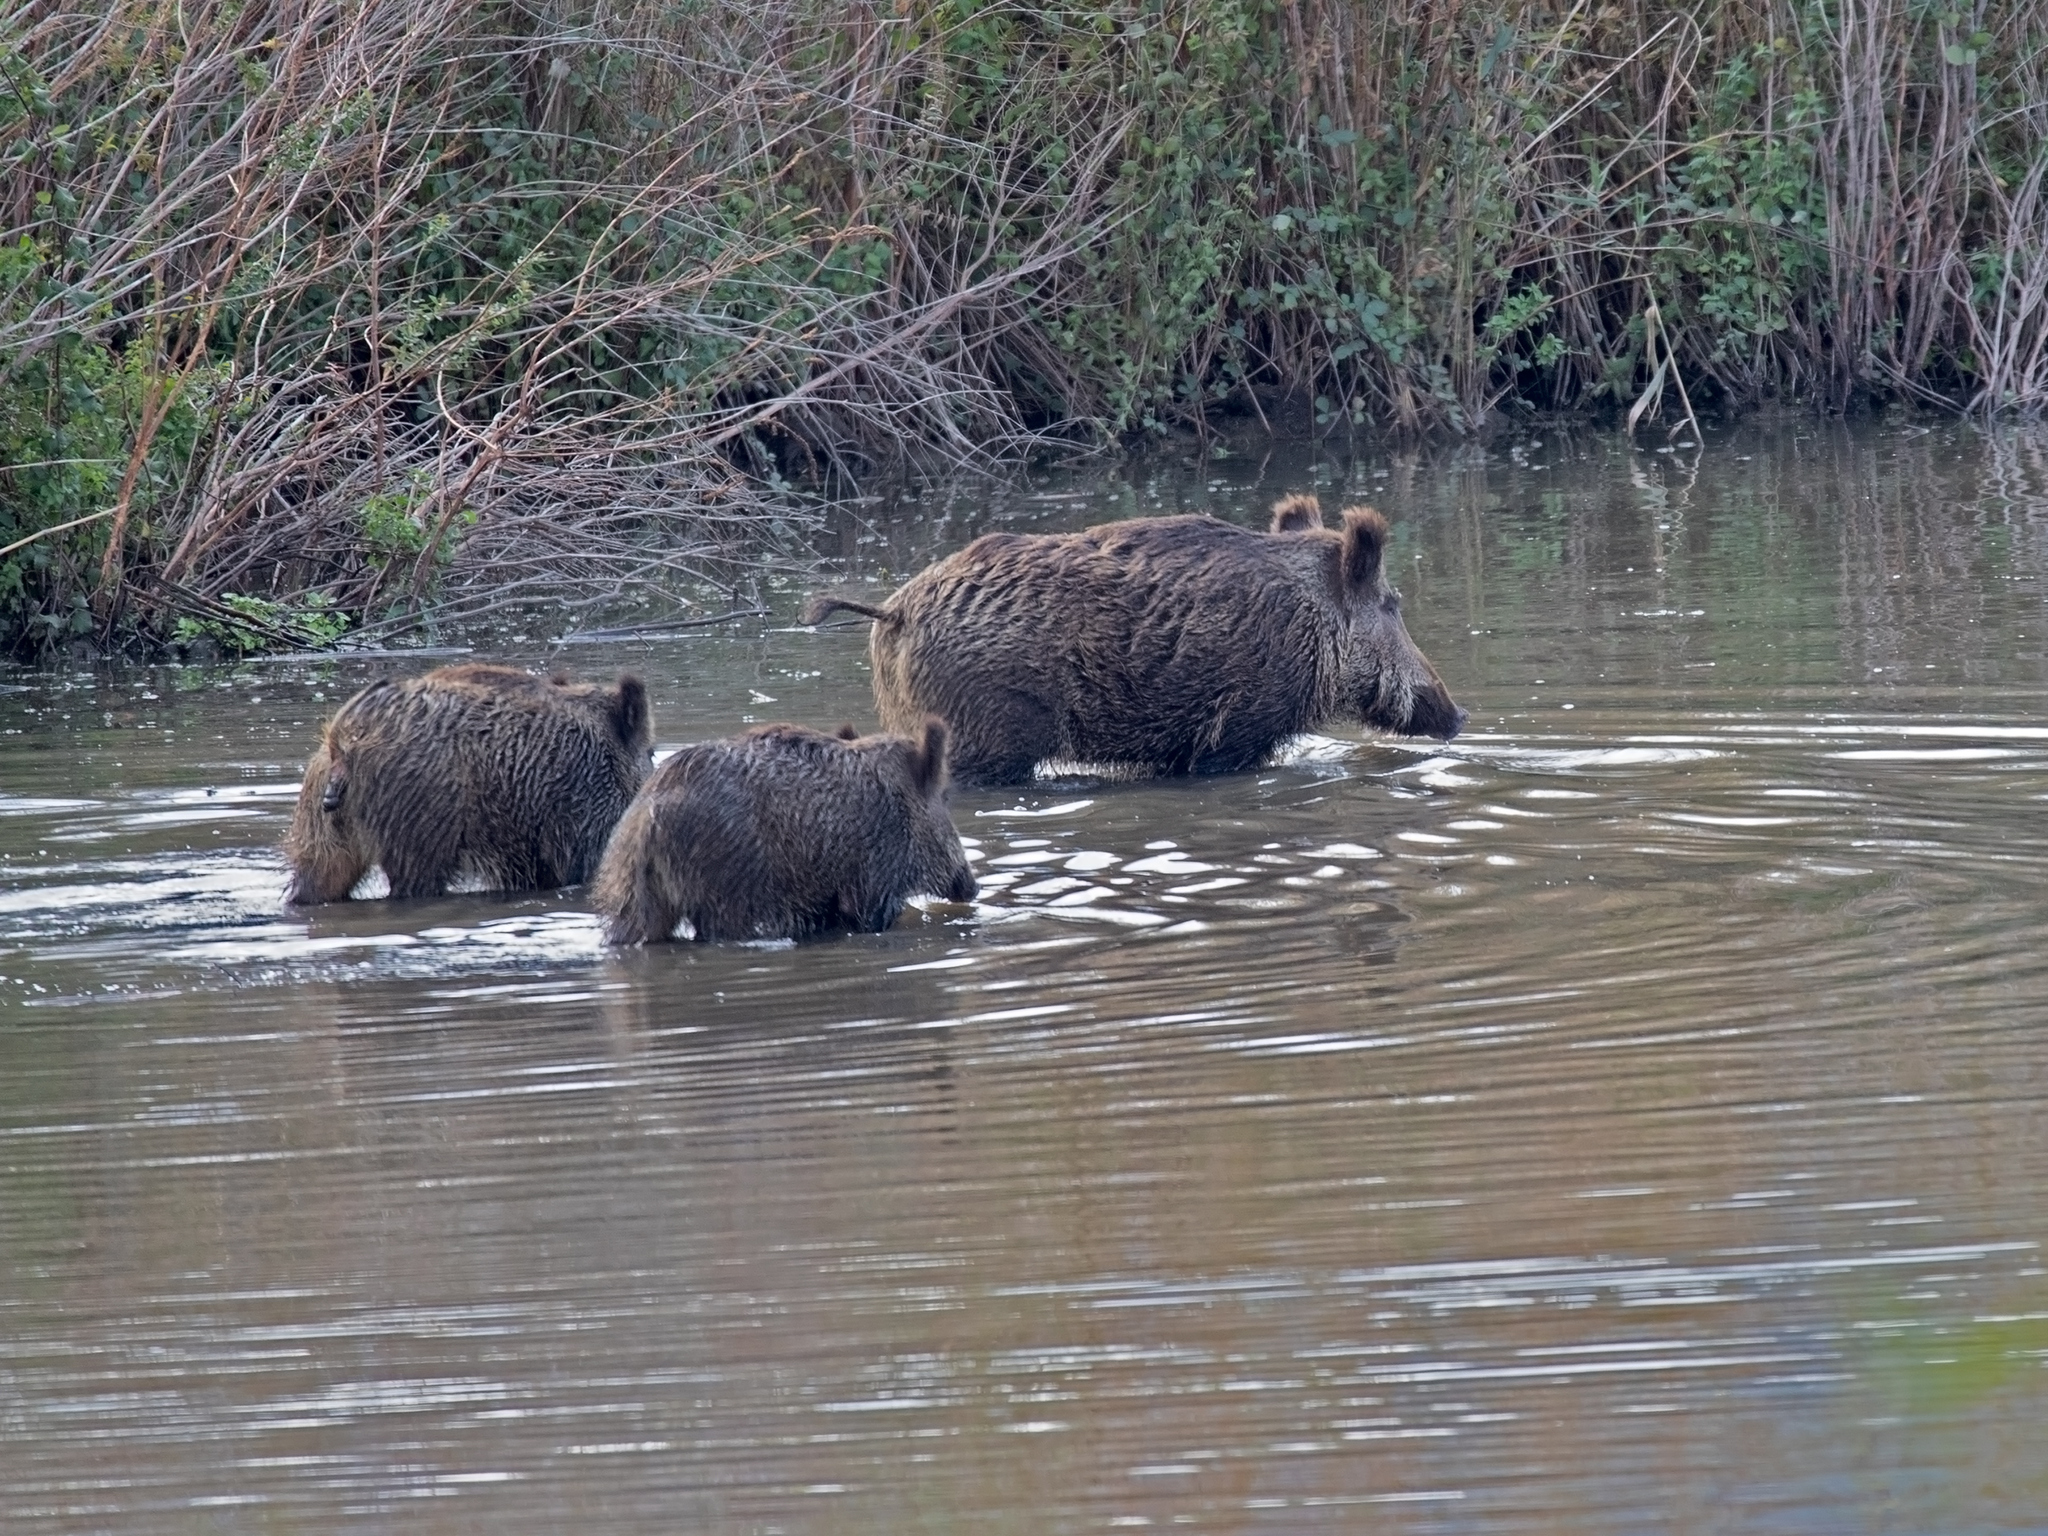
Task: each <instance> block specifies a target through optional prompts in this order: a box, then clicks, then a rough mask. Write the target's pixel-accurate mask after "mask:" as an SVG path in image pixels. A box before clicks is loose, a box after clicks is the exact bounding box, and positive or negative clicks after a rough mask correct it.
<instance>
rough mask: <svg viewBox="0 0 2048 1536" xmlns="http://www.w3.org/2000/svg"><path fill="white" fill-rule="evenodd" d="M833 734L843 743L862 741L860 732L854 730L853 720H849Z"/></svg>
mask: <svg viewBox="0 0 2048 1536" xmlns="http://www.w3.org/2000/svg"><path fill="white" fill-rule="evenodd" d="M832 734H833V735H834V736H837V737H838V738H839V739H840V740H841V741H859V740H860V732H859V731H857V730H855V729H854V725H853V722H852V721H851V720H848V721H847V722H846V723H845V724H843V725H841V726H840V727H839V729H838V730H836V731H834V732H833V733H832Z"/></svg>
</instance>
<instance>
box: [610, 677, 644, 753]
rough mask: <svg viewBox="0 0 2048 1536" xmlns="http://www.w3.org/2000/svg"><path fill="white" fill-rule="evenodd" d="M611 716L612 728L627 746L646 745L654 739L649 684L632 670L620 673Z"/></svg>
mask: <svg viewBox="0 0 2048 1536" xmlns="http://www.w3.org/2000/svg"><path fill="white" fill-rule="evenodd" d="M611 716H612V729H613V730H614V731H616V732H618V736H619V740H620V741H623V742H624V743H625V744H626V745H627V746H629V747H639V746H646V745H647V744H648V743H649V742H651V741H652V740H653V739H654V722H653V720H652V719H650V718H649V717H648V713H647V685H646V684H645V683H643V682H641V681H640V679H639V678H637V677H635V676H634V675H633V674H632V673H630V672H621V673H620V674H619V686H618V688H617V689H616V690H615V693H614V696H613V699H612V708H611Z"/></svg>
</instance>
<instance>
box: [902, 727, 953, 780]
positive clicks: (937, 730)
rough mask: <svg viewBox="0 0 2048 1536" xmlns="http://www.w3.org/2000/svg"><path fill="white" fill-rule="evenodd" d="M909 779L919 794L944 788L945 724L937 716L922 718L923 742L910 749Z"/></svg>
mask: <svg viewBox="0 0 2048 1536" xmlns="http://www.w3.org/2000/svg"><path fill="white" fill-rule="evenodd" d="M910 777H911V781H912V782H913V783H915V784H916V785H917V789H918V793H919V794H925V795H936V794H937V793H938V792H939V791H940V790H942V789H944V788H945V787H946V722H945V721H943V720H941V719H940V718H939V717H938V716H937V715H926V716H925V717H924V741H923V742H922V744H920V745H918V746H915V747H912V748H911V749H910Z"/></svg>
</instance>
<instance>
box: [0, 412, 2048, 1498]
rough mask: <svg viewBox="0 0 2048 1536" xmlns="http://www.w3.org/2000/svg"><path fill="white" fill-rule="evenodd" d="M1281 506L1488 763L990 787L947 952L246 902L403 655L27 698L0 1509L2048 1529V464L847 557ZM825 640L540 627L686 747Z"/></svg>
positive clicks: (1597, 494) (1364, 467)
mask: <svg viewBox="0 0 2048 1536" xmlns="http://www.w3.org/2000/svg"><path fill="white" fill-rule="evenodd" d="M1695 458H1696V459H1697V460H1698V462H1697V463H1694V462H1692V461H1693V460H1694V459H1695ZM1311 478H1313V479H1315V480H1317V481H1318V482H1319V483H1320V485H1321V486H1322V488H1323V489H1324V491H1325V494H1326V495H1330V494H1333V493H1338V492H1342V491H1347V490H1348V491H1350V492H1352V493H1354V494H1365V495H1369V496H1371V497H1372V498H1373V499H1375V500H1376V501H1378V502H1379V503H1380V504H1381V505H1383V506H1385V507H1386V508H1387V509H1388V510H1389V511H1390V512H1392V513H1393V514H1394V515H1395V516H1396V517H1397V519H1398V520H1399V522H1398V533H1397V539H1398V542H1397V544H1396V546H1395V551H1394V553H1395V569H1396V571H1397V572H1398V573H1399V579H1400V581H1401V584H1402V586H1403V588H1404V589H1405V593H1406V597H1407V606H1408V615H1409V623H1410V628H1411V631H1412V632H1413V633H1414V635H1415V637H1416V639H1417V641H1418V642H1419V643H1420V644H1421V645H1422V646H1423V648H1424V649H1425V650H1426V651H1427V652H1428V653H1429V654H1430V655H1431V657H1432V658H1433V659H1434V661H1435V662H1436V664H1437V666H1438V667H1439V669H1440V670H1441V671H1442V672H1443V674H1444V676H1445V678H1446V679H1447V680H1448V681H1449V683H1450V685H1451V687H1452V689H1453V690H1454V692H1455V693H1456V694H1457V696H1458V698H1459V700H1460V702H1462V703H1464V704H1465V705H1467V706H1468V707H1469V708H1470V709H1471V710H1472V712H1473V722H1472V726H1471V728H1470V732H1469V734H1468V735H1467V736H1465V737H1463V738H1461V739H1460V740H1459V741H1458V742H1456V743H1455V744H1454V745H1453V746H1451V747H1449V748H1437V747H1433V746H1429V745H1427V744H1422V743H1413V744H1402V743H1394V742H1360V741H1357V740H1338V739H1327V740H1326V739H1314V740H1310V741H1308V742H1305V743H1303V744H1301V745H1300V747H1299V748H1298V749H1297V750H1295V751H1294V752H1293V753H1292V754H1291V756H1290V757H1289V759H1288V761H1287V762H1285V763H1284V764H1282V765H1280V766H1277V767H1274V768H1271V769H1269V770H1267V771H1264V772H1260V773H1257V774H1247V775H1242V776H1237V777H1231V778H1223V779H1212V780H1205V781H1195V782H1172V783H1154V784H1114V783H1103V782H1099V781H1094V780H1087V779H1070V780H1062V781H1052V782H1042V783H1040V784H1038V785H1036V786H1034V787H1033V788H1032V789H1031V790H1030V791H1028V792H1025V793H1018V792H1015V791H1004V792H990V793H967V794H963V795H961V796H960V797H959V799H958V800H957V802H956V805H955V810H956V814H957V816H958V818H959V820H960V823H961V826H962V829H963V831H964V832H965V833H966V834H967V836H969V837H970V838H972V839H974V840H976V842H977V843H978V848H979V854H980V862H979V868H980V869H981V871H982V874H983V886H984V896H983V900H982V902H981V904H980V905H979V907H978V909H977V910H976V912H975V914H974V916H973V918H972V919H971V920H941V919H940V918H939V917H938V916H936V915H933V914H920V913H917V912H913V913H912V914H910V916H909V917H907V918H906V920H905V922H904V923H903V925H901V926H900V927H899V928H898V929H896V930H895V931H894V932H891V933H889V934H886V935H881V936H874V937H863V938H853V939H845V940H840V941H834V942H827V943H821V944H816V945H811V946H806V947H804V948H800V949H791V948H780V949H777V948H760V947H736V946H735V947H703V946H686V945H679V946H674V947H671V948H666V949H660V950H654V951H647V952H638V953H629V954H623V955H608V954H605V953H603V952H602V951H601V950H600V947H599V945H598V943H597V930H596V925H595V923H594V921H593V920H592V918H591V917H590V915H589V913H588V910H587V908H586V907H585V906H584V905H583V904H582V902H581V901H579V900H578V899H576V898H575V897H574V896H573V895H572V896H570V897H567V898H555V897H548V898H527V899H509V900H508V899H500V898H489V897H464V898H459V899H450V900H445V901H436V902H430V903H415V904H390V903H382V902H367V903H356V904H352V905H350V906H347V907H344V908H337V909H329V910H323V911H321V912H319V913H317V914H315V915H312V916H304V915H294V914H288V913H286V912H285V911H284V910H283V909H282V908H281V906H280V905H279V899H278V893H279V890H280V888H281V883H282V866H281V865H280V863H279V862H278V860H277V858H276V856H275V854H274V853H273V852H272V851H271V847H272V845H273V843H274V841H275V839H276V837H277V836H278V834H279V832H280V831H281V829H282V826H283V821H284V817H285V814H286V811H287V809H288V806H289V799H290V795H291V790H292V784H293V780H294V776H295V775H296V773H297V771H298V768H299V765H300V764H301V762H302V761H303V758H304V754H305V752H306V749H307V745H308V743H309V742H310V741H311V739H312V737H313V732H314V729H315V726H316V723H317V721H318V720H319V718H320V717H321V716H322V714H323V713H324V712H325V711H326V710H328V709H330V708H331V707H332V706H333V705H334V704H335V703H336V702H337V701H338V700H340V699H341V698H342V697H344V696H345V695H346V694H347V693H348V692H349V691H350V690H351V689H353V688H354V687H356V686H358V685H359V684H361V683H362V682H363V681H364V680H366V679H367V678H370V677H372V676H375V675H378V674H379V673H380V672H381V671H384V670H387V669H390V668H392V667H394V666H398V665H402V664H403V663H398V662H391V661H383V662H377V661H353V662H342V663H331V662H322V663H302V662H270V663H261V664H251V665H246V666H239V667H233V666H224V667H217V668H210V669H190V670H177V669H165V670H157V671H149V672H136V673H131V674H126V675H122V676H119V677H115V678H112V679H108V678H104V677H102V678H94V677H92V676H89V675H76V676H70V675H63V676H48V675H34V674H22V673H16V674H11V675H9V676H7V677H5V678H4V679H0V686H4V689H5V691H4V692H0V729H4V732H5V734H4V735H0V1515H4V1521H0V1523H4V1525H5V1528H6V1529H7V1530H8V1531H9V1532H10V1533H12V1532H15V1531H49V1532H59V1531H61V1532H86V1531H121V1532H132V1531H167V1532H187V1531H193V1532H198V1531H205V1532H244V1531H248V1532H255V1531H262V1532H279V1531H290V1532H308V1533H313V1532H332V1531H336V1530H344V1529H356V1530H384V1529H394V1528H405V1529H424V1530H437V1531H438V1530H446V1531H465V1532H466V1531H477V1530H490V1531H510V1532H536V1533H538V1532H560V1531H570V1530H593V1531H596V1530H602V1531H621V1532H623V1531H646V1532H664V1533H666V1532H675V1531H704V1532H763V1533H765V1532H772V1531H784V1532H820V1533H875V1536H882V1533H902V1532H911V1531H935V1532H940V1531H943V1532H955V1531H965V1530H975V1531H1014V1532H1018V1533H1025V1532H1031V1533H1039V1532H1055V1531H1057V1532H1065V1531H1089V1530H1102V1529H1110V1528H1142V1527H1169V1526H1184V1527H1188V1528H1192V1529H1197V1530H1212V1531H1229V1532H1278V1531H1306V1530H1317V1531H1358V1530H1372V1531H1404V1532H1405V1531H1414V1532H1421V1531H1450V1532H1572V1533H1583V1532H1596V1531H1612V1532H1639V1531H1643V1530H1649V1529H1673V1530H1699V1531H1707V1530H1713V1531H1737V1530H1739V1531H1756V1532H1844V1531H1859V1532H1860V1531H1899V1532H1960V1531H1993V1530H1999V1531H2006V1530H2040V1529H2043V1528H2048V1455H2044V1454H2043V1446H2044V1443H2048V1442H2044V1432H2043V1430H2042V1428H2041V1426H2042V1424H2043V1423H2044V1422H2048V1373H2044V1362H2048V1274H2044V1265H2048V1249H2044V1247H2043V1244H2044V1243H2048V1194H2044V1190H2048V942H2044V940H2048V932H2044V928H2048V831H2044V827H2048V817H2044V807H2043V804H2042V802H2043V800H2044V799H2048V709H2044V704H2048V659H2044V658H2048V645H2044V642H2043V637H2044V634H2048V608H2044V576H2048V453H2044V452H2043V451H2042V445H2040V444H2038V443H2034V442H2030V441H2029V440H2027V439H2025V438H2019V439H1998V440H1993V441H1989V442H1987V441H1985V440H1983V439H1980V438H1978V437H1976V436H1974V435H1972V434H1971V433H1969V432H1966V431H1964V430H1962V429H1960V428H1950V427H1940V428H1937V429H1936V430H1933V431H1927V430H1925V429H1924V428H1923V427H1920V426H1910V425H1908V426H1895V427H1884V428H1874V429H1869V430H1866V431H1863V432H1861V433H1858V434H1853V435H1845V434H1843V433H1841V432H1839V431H1836V430H1834V429H1826V428H1820V427H1816V426H1801V427H1798V428H1796V429H1795V428H1785V429H1782V430H1780V431H1777V432H1775V433H1773V432H1766V431H1758V430H1752V431H1749V432H1746V433H1743V434H1740V435H1728V436H1721V437H1717V438H1715V439H1714V440H1712V441H1710V442H1709V443H1708V444H1707V445H1706V447H1705V448H1704V450H1702V451H1701V452H1700V453H1698V454H1697V455H1695V454H1691V453H1685V452H1680V453H1676V454H1664V455H1658V454H1654V453H1648V452H1637V453H1631V452H1630V451H1629V450H1628V449H1626V448H1625V447H1624V446H1622V445H1620V444H1617V443H1616V442H1614V441H1613V440H1612V439H1609V438H1606V437H1599V436H1582V437H1563V436H1559V435H1556V434H1554V433H1553V434H1549V435H1547V436H1546V437H1543V438H1538V439H1534V440H1532V439H1531V438H1529V437H1528V436H1526V435H1525V436H1524V438H1523V439H1521V440H1520V441H1518V442H1516V443H1515V444H1513V445H1512V447H1511V446H1510V445H1507V444H1502V445H1497V446H1496V447H1495V448H1494V450H1493V451H1492V452H1491V453H1490V454H1487V455H1480V454H1478V453H1476V452H1471V451H1467V452H1466V453H1465V454H1463V455H1462V456H1453V455H1448V454H1444V453H1438V454H1434V455H1427V454H1426V455H1421V456H1416V457H1411V458H1405V459H1403V458H1395V457H1390V456H1387V455H1361V456H1359V457H1358V458H1356V459H1346V458H1343V457H1341V456H1335V455H1331V454H1327V453H1326V454H1325V455H1323V456H1322V457H1321V458H1317V457H1315V456H1314V455H1313V454H1311V453H1310V452H1308V451H1307V450H1298V451H1294V452H1290V453H1277V452H1276V453H1275V454H1274V455H1272V456H1271V458H1270V459H1265V460H1257V459H1245V458H1237V459H1229V460H1223V461H1219V462H1216V463H1212V464H1209V465H1206V466H1204V465H1197V464H1192V463H1179V462H1175V463H1164V464H1155V465H1153V466H1150V467H1149V468H1141V469H1139V470H1134V471H1126V472H1123V473H1121V474H1118V475H1109V474H1106V473H1104V472H1101V471H1097V472H1094V475H1093V477H1092V478H1091V477H1089V476H1071V475H1069V476H1063V477H1059V478H1051V479H1038V480H1033V481H1031V482H1029V483H1026V484H1021V485H1019V486H1017V487H1014V488H1012V489H1010V490H1009V491H1007V492H1004V493H1001V494H998V493H996V492H993V491H991V490H989V489H988V488H986V487H980V488H976V487H966V488H960V489H956V490H954V491H952V492H949V493H946V494H940V493H937V492H929V493H926V494H925V495H924V496H922V497H909V498H904V499H901V500H899V501H898V502H897V503H895V504H893V505H889V506H880V505H871V506H868V507H865V508H862V509H856V510H855V511H853V512H850V513H849V514H848V516H847V517H846V518H845V519H844V520H843V522H842V525H841V529H840V535H841V537H842V543H841V545H840V549H841V552H842V553H843V554H845V555H846V556H847V557H848V558H849V560H850V561H851V563H852V565H853V567H854V569H855V570H856V572H857V573H866V574H868V575H870V576H872V577H873V578H874V579H875V580H876V581H877V582H878V583H881V582H885V581H893V580H895V579H898V578H900V577H901V576H902V575H903V574H905V573H907V572H908V571H910V570H912V569H915V568H916V567H917V566H918V565H919V564H921V563H923V562H924V561H925V560H926V559H928V558H930V557H931V556H932V555H933V554H934V553H940V552H943V551H944V550H946V549H948V548H952V547H955V546H957V545H958V544H959V543H960V542H962V541H964V540H965V539H966V538H968V537H969V536H971V535H972V534H973V533H976V532H979V531H982V530H983V529H985V528H988V527H994V526H1007V527H1016V528H1033V527H1044V528H1051V527H1065V526H1077V525H1081V524H1085V523H1088V522H1093V521H1098V520H1101V519H1103V518H1105V517H1109V516H1117V515H1128V514H1134V513H1138V512H1141V511H1152V510H1165V509H1172V508H1174V507H1179V506H1188V507H1203V508H1209V509H1213V510H1216V511H1218V512H1220V513H1222V514H1224V515H1229V516H1235V517H1242V518H1247V519H1256V518H1257V517H1258V515H1259V509H1260V508H1261V507H1262V506H1263V505H1264V504H1265V503H1266V502H1267V501H1269V500H1270V499H1271V497H1272V496H1273V495H1274V494H1275V493H1277V492H1278V491H1280V490H1283V489H1288V488H1295V487H1299V486H1301V485H1303V484H1305V483H1307V482H1308V481H1309V480H1310V479H1311ZM861 514H866V515H869V516H886V517H888V518H889V519H891V527H890V531H888V532H887V533H886V534H880V533H876V532H874V531H872V529H871V528H870V526H869V525H867V524H864V523H863V522H862V520H861ZM877 590H882V587H881V586H880V585H878V586H877ZM796 600H797V599H796V594H795V593H793V592H792V593H789V594H785V596H784V598H783V603H784V607H785V610H786V611H788V612H794V609H795V606H796ZM864 640H865V637H864V632H863V631H860V630H855V629H849V630H844V631H837V632H826V633H822V634H815V635H814V634H808V633H803V632H798V631H793V630H788V629H771V630H768V631H766V632H764V633H759V634H750V635H733V634H697V635H694V636H689V637H684V638H678V639H674V640H667V641H659V642H651V643H646V644H643V645H639V646H636V647H629V646H588V647H585V646H578V647H574V648H571V649H570V650H568V651H565V652H562V653H560V654H561V655H563V656H566V658H567V659H568V660H569V661H570V662H571V663H572V664H574V665H575V666H577V667H578V668H580V669H582V670H585V671H600V672H601V671H606V670H610V669H612V668H614V667H617V666H621V665H630V666H632V667H634V668H635V669H637V670H639V671H641V672H642V673H643V675H645V676H646V677H647V679H648V681H649V683H650V687H651V692H652V695H653V698H654V701H655V706H656V711H657V724H658V735H659V737H660V739H661V740H663V741H665V742H669V743H675V742H679V741H684V740H690V739H695V738H699V737H703V736H708V735H715V734H722V733H725V732H727V731H730V730H733V729H735V728H737V727H739V726H740V725H741V724H742V723H744V722H746V721H749V720H754V719H772V718H783V717H787V718H794V719H798V720H804V721H808V722H811V723H815V724H821V725H828V726H829V725H831V724H833V723H836V722H837V721H839V720H841V719H847V718H851V719H854V720H857V721H866V720H869V719H871V711H870V708H869V706H868V702H867V697H866V673H865V668H864ZM501 654H511V655H513V656H515V657H516V658H517V659H521V660H528V661H540V660H544V659H546V657H547V655H548V650H547V647H546V646H545V645H544V644H543V643H542V641H541V639H540V638H538V637H537V638H536V639H535V640H533V641H532V642H529V643H528V644H526V645H524V646H521V645H518V644H516V643H515V644H513V645H511V646H510V648H509V650H508V651H507V652H503V653H501ZM423 664H424V663H423V662H417V661H415V662H412V663H409V664H404V665H412V666H417V665H423Z"/></svg>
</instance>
